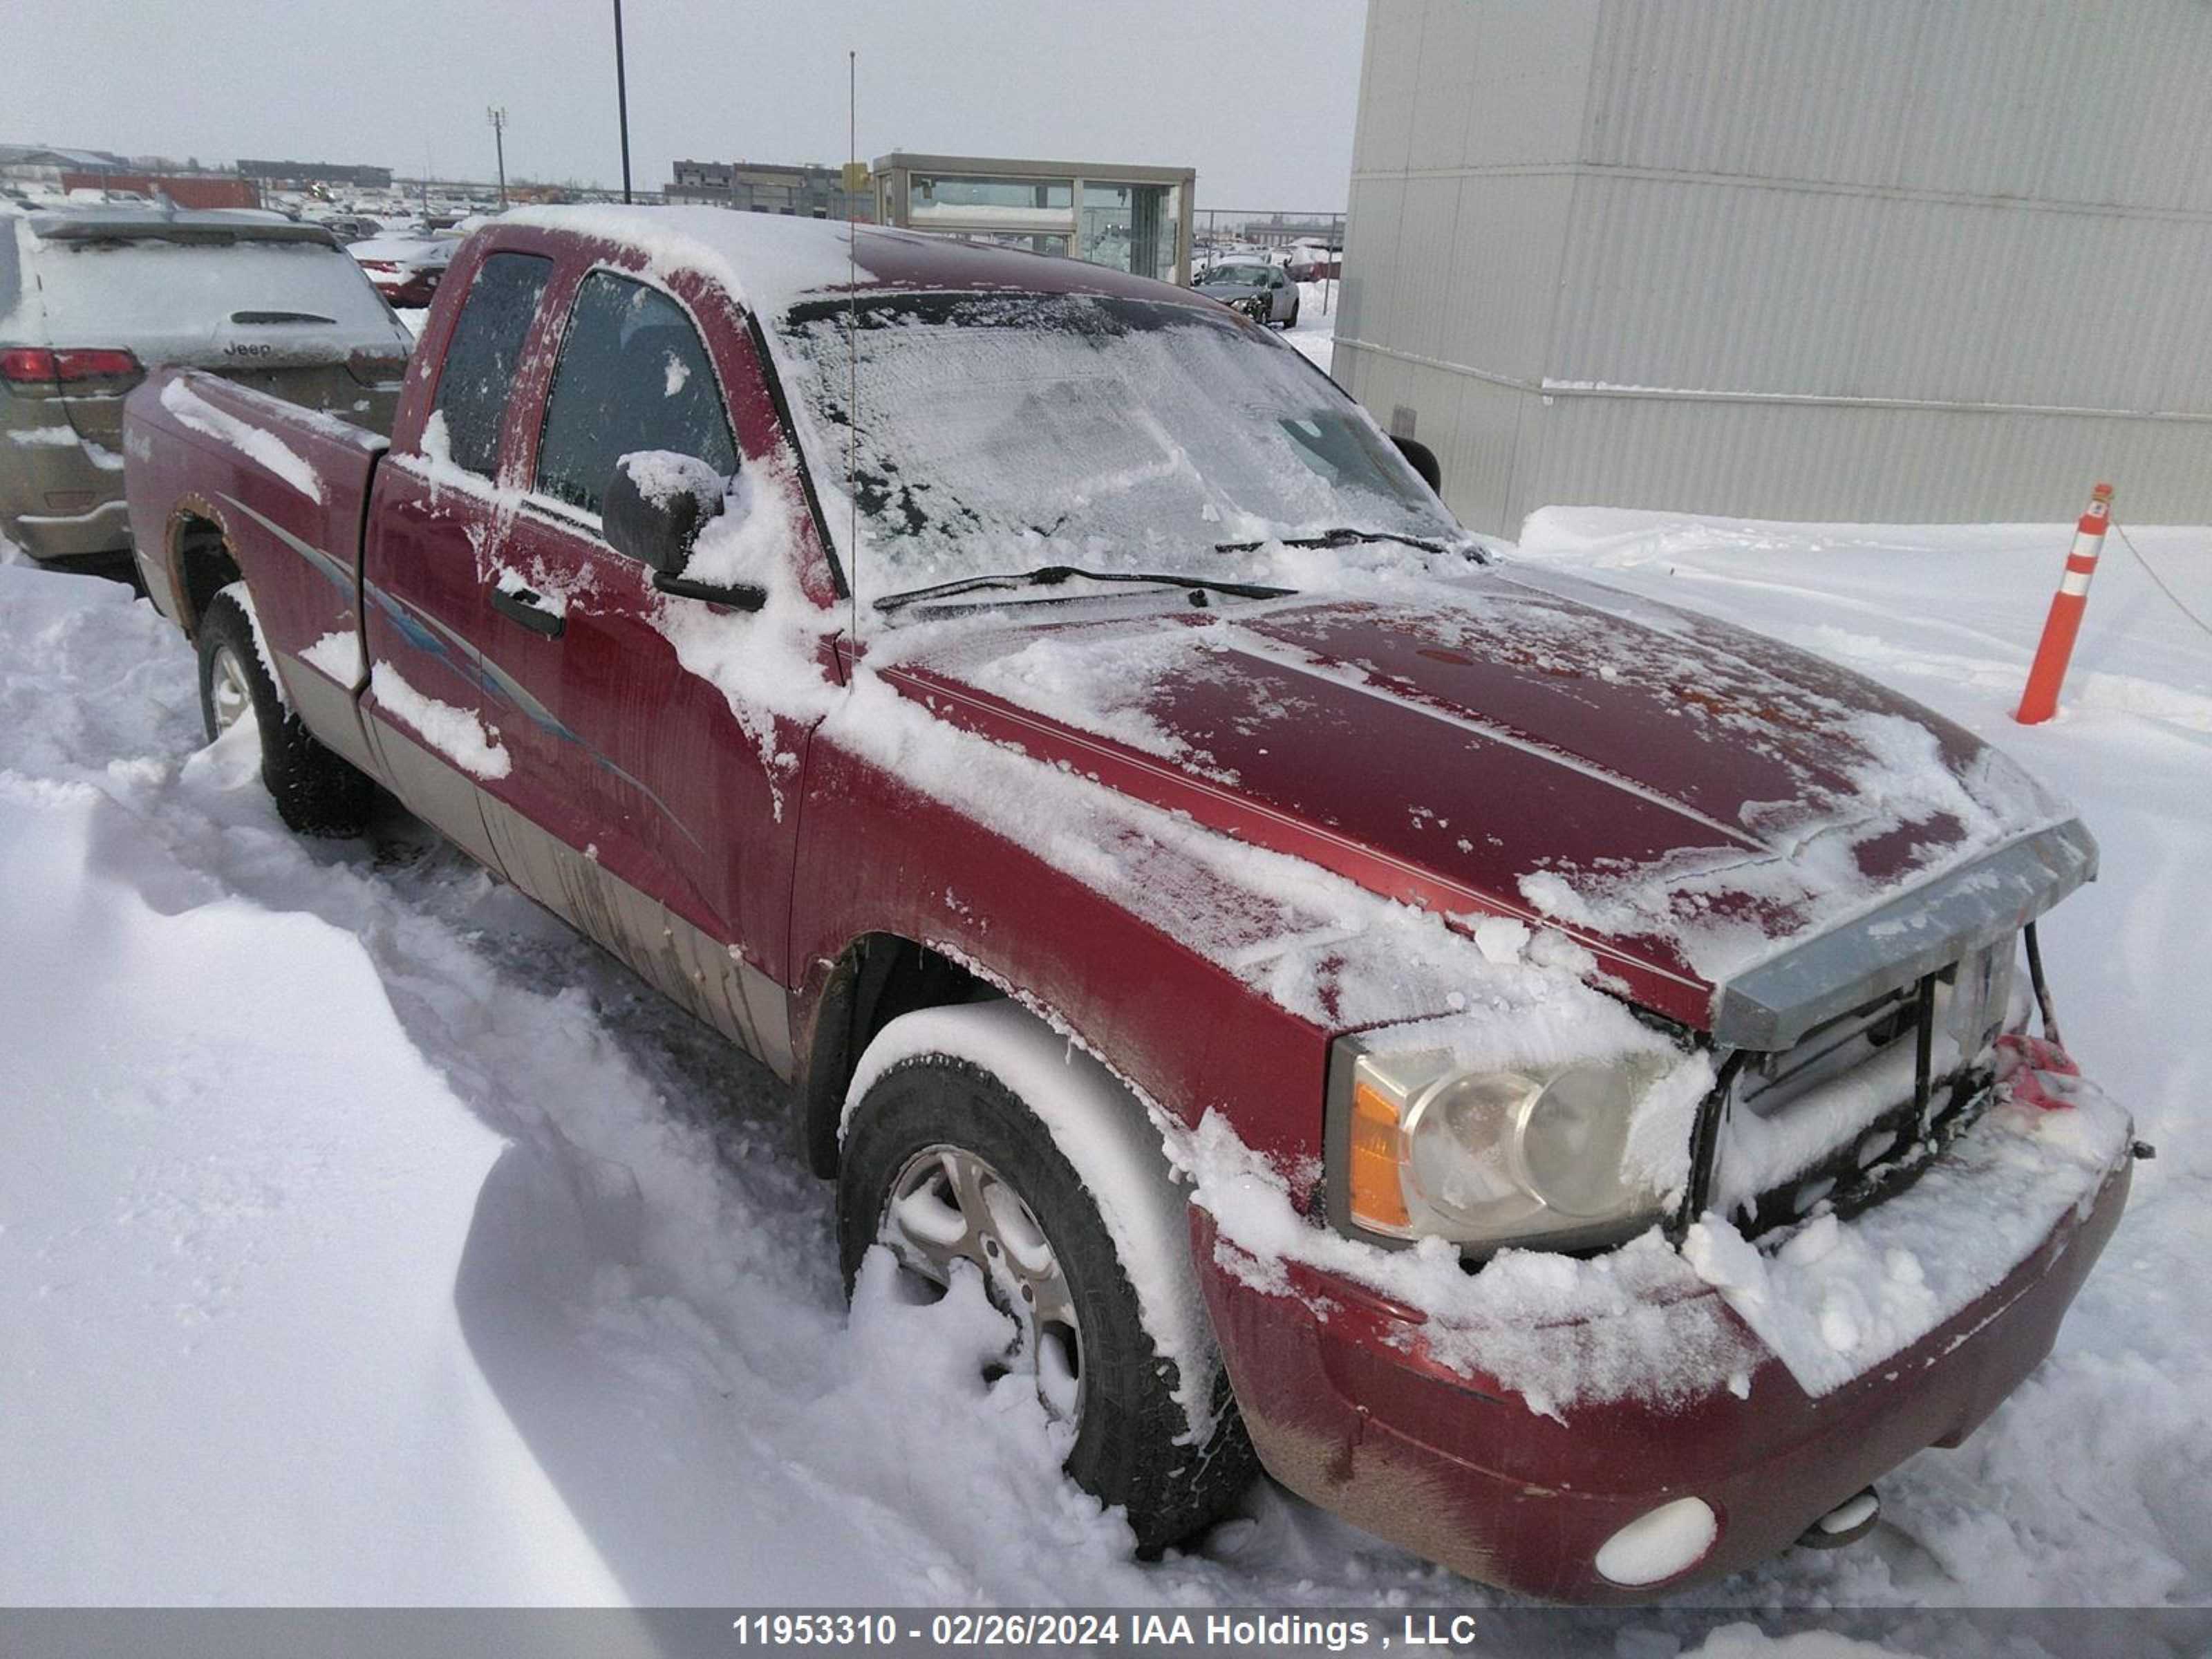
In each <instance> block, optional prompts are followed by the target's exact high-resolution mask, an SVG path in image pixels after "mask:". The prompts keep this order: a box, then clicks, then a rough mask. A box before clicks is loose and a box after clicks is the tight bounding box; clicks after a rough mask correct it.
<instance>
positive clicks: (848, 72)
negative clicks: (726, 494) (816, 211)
mask: <svg viewBox="0 0 2212 1659" xmlns="http://www.w3.org/2000/svg"><path fill="white" fill-rule="evenodd" d="M859 90H860V53H859V52H856V51H851V50H848V52H846V53H845V374H846V383H845V511H846V514H847V517H846V532H845V549H846V556H847V558H848V559H849V560H850V561H851V562H852V566H853V569H852V573H851V577H850V580H848V583H847V584H846V585H847V586H848V587H850V588H851V589H852V600H853V648H854V650H855V651H857V650H859V648H860V269H859V266H860V258H859V256H858V254H857V253H856V252H854V246H853V239H854V237H855V236H857V235H859V234H860V232H859V230H858V229H857V228H856V222H855V220H854V215H853V174H854V173H855V172H856V171H858V169H859V167H860V137H859V135H860V119H859V116H858V114H857V112H856V106H857V104H858V102H859Z"/></svg>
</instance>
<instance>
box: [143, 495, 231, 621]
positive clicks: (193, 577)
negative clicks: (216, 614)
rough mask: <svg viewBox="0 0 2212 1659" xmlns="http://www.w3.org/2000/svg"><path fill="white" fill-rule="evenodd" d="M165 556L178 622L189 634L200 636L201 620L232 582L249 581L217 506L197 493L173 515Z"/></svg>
mask: <svg viewBox="0 0 2212 1659" xmlns="http://www.w3.org/2000/svg"><path fill="white" fill-rule="evenodd" d="M163 558H164V562H165V563H166V564H167V574H168V577H169V586H170V592H172V593H173V594H174V595H175V596H176V605H177V618H176V620H177V625H178V626H179V628H181V629H184V630H185V635H186V636H187V637H195V638H196V637H197V635H198V634H199V629H200V619H201V618H202V617H204V616H206V615H207V608H208V605H209V604H210V602H211V601H212V600H213V599H214V598H215V596H216V594H217V593H220V592H222V590H223V589H224V588H225V587H228V586H229V585H230V584H231V583H233V582H235V581H242V580H245V574H244V572H242V571H241V570H240V568H239V565H238V559H237V556H236V554H235V553H234V550H233V548H232V544H231V539H230V532H229V531H228V528H226V527H225V526H224V524H223V522H222V518H221V516H220V515H219V514H218V513H216V510H215V508H214V507H210V505H209V504H208V503H207V502H206V501H202V500H200V499H199V498H198V497H197V496H187V497H185V499H184V500H183V501H179V502H178V503H177V506H176V508H175V510H174V511H173V512H172V513H170V515H169V528H168V535H167V546H166V547H165V548H164V550H163Z"/></svg>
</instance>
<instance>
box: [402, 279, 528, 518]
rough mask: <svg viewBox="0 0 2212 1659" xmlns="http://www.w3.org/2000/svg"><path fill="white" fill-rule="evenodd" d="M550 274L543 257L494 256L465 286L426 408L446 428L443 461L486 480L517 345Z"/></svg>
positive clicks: (492, 468) (494, 467)
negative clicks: (433, 396) (435, 389)
mask: <svg viewBox="0 0 2212 1659" xmlns="http://www.w3.org/2000/svg"><path fill="white" fill-rule="evenodd" d="M552 276H553V262H552V260H550V259H549V258H546V257H545V256H544V255H543V254H538V253H494V254H490V255H489V256H487V257H486V258H485V259H484V262H483V264H481V265H479V266H478V267H477V274H476V280H475V281H474V282H472V283H470V284H469V292H468V297H467V299H465V301H462V304H461V314H460V318H459V320H458V321H457V322H456V323H455V324H454V325H453V338H452V339H451V340H449V341H448V342H447V345H446V361H445V365H444V368H442V369H441V371H440V373H439V375H438V395H437V398H436V399H435V402H434V403H433V404H432V405H431V407H432V418H433V419H434V420H437V421H441V422H442V424H443V426H444V429H445V445H446V459H450V460H451V461H452V462H453V465H455V466H458V467H460V468H462V469H463V470H464V471H469V472H474V473H476V474H477V475H478V476H480V477H485V478H489V477H492V476H493V474H494V473H495V472H496V471H498V468H499V435H500V428H501V426H502V425H504V424H505V422H506V420H507V402H508V399H509V398H511V397H512V395H513V391H514V383H515V377H516V374H517V373H518V371H519V370H520V365H521V362H522V347H523V343H524V342H525V341H526V340H527V339H528V338H529V336H530V322H531V319H532V317H534V316H535V315H536V314H537V312H538V300H539V298H540V297H541V296H542V295H544V292H545V285H546V283H548V282H550V280H551V279H552ZM426 447H428V446H427V444H426Z"/></svg>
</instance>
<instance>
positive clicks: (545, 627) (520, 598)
mask: <svg viewBox="0 0 2212 1659" xmlns="http://www.w3.org/2000/svg"><path fill="white" fill-rule="evenodd" d="M491 608H492V609H493V610H495V611H498V612H499V614H500V615H501V616H502V617H507V618H508V619H509V620H510V621H513V622H518V623H521V624H522V625H523V626H524V627H525V628H526V629H529V630H530V631H531V632H532V633H533V634H543V635H544V636H545V637H546V638H547V639H549V640H557V639H559V638H560V637H561V630H562V629H563V628H566V627H567V626H568V622H567V620H566V618H564V617H562V615H561V613H560V612H559V611H549V610H547V609H546V606H545V601H544V599H540V598H539V597H538V595H537V594H536V593H534V592H532V591H531V590H530V589H529V588H526V587H495V588H493V589H492V591H491Z"/></svg>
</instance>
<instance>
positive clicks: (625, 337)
mask: <svg viewBox="0 0 2212 1659" xmlns="http://www.w3.org/2000/svg"><path fill="white" fill-rule="evenodd" d="M641 449H665V450H673V451H675V452H677V453H679V454H684V455H690V456H695V457H696V458H697V459H700V460H702V461H704V462H706V463H707V464H708V465H709V466H711V467H713V468H714V471H716V472H718V473H720V474H721V475H722V476H723V477H729V476H730V475H731V474H732V473H734V472H735V471H737V470H738V450H737V443H736V441H735V440H734V439H733V438H732V436H731V432H730V419H729V415H728V413H727V411H726V410H725V409H724V407H723V404H722V394H721V392H720V388H719V387H718V386H717V385H716V383H715V379H714V365H713V363H712V362H710V361H709V360H708V356H707V351H706V348H705V346H704V345H703V344H702V342H701V341H700V338H699V332H698V330H697V329H696V328H695V327H693V326H692V323H691V319H690V316H689V315H688V314H687V313H685V312H684V307H681V306H679V305H678V304H677V303H676V301H673V300H671V299H670V298H669V297H668V295H665V294H663V293H661V292H660V291H659V289H654V288H651V287H648V286H647V285H646V284H645V283H641V282H636V281H634V280H633V279H631V278H629V277H627V276H618V275H617V274H616V273H615V272H613V271H610V270H595V271H592V273H591V274H590V275H588V276H586V277H585V278H584V280H583V283H582V284H581V285H580V287H579V288H578V289H577V290H576V300H575V303H574V306H573V307H571V308H570V311H569V313H568V331H567V334H566V336H565V337H564V338H563V339H562V343H561V360H560V362H559V363H558V365H557V366H556V368H555V369H554V371H553V386H552V390H551V391H550V392H549V393H548V395H547V397H546V400H545V416H544V425H543V427H542V428H541V430H540V432H539V436H538V471H537V477H536V479H535V481H534V486H533V487H534V489H535V491H536V493H537V494H538V495H543V496H546V497H549V498H550V499H551V500H553V501H559V502H561V503H562V504H563V505H565V506H567V507H571V508H573V509H574V510H576V511H578V512H580V513H587V514H590V515H592V516H594V517H596V516H597V515H598V513H599V501H600V496H601V495H602V493H603V492H604V490H605V488H606V483H607V480H608V479H609V477H611V476H612V475H613V472H614V466H615V463H616V461H617V460H618V459H621V458H622V457H623V456H624V455H627V454H629V453H632V452H633V451H635V450H641Z"/></svg>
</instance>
